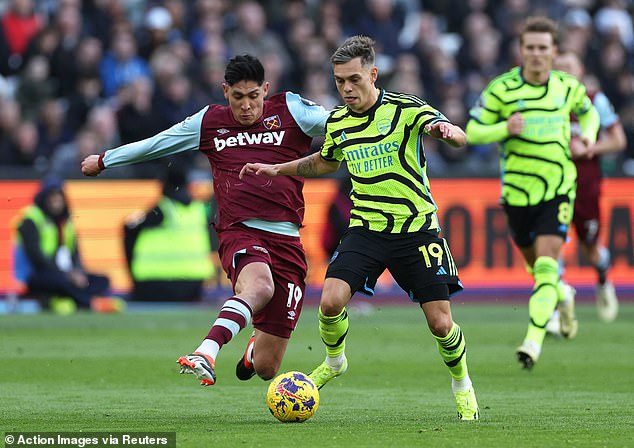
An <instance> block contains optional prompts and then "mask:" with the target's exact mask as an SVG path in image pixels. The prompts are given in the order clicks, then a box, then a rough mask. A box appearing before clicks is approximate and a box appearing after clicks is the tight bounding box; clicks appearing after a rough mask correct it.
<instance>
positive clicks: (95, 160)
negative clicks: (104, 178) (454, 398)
mask: <svg viewBox="0 0 634 448" xmlns="http://www.w3.org/2000/svg"><path fill="white" fill-rule="evenodd" d="M99 157H100V156H98V155H96V154H93V155H90V156H88V157H86V158H85V159H84V160H82V162H81V172H82V173H83V174H84V176H90V177H94V176H99V174H100V173H101V172H102V171H103V168H101V167H100V166H99Z"/></svg>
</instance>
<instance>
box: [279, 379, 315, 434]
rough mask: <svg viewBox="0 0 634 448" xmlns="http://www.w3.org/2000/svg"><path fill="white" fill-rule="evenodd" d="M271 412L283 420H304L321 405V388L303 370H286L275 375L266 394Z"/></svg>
mask: <svg viewBox="0 0 634 448" xmlns="http://www.w3.org/2000/svg"><path fill="white" fill-rule="evenodd" d="M266 403H267V404H268V406H269V411H271V414H273V416H274V417H275V418H276V419H278V420H279V421H281V422H303V421H305V420H308V419H309V418H310V417H312V415H313V414H314V413H315V411H316V410H317V407H319V390H318V389H317V386H315V383H313V380H311V379H310V378H309V376H308V375H306V374H304V373H302V372H286V373H282V374H281V375H278V376H277V377H275V379H274V380H273V381H271V384H269V390H268V392H267V394H266Z"/></svg>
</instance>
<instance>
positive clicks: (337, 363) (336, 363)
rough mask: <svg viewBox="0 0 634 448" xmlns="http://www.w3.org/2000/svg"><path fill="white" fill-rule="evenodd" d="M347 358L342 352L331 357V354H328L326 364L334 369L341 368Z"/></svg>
mask: <svg viewBox="0 0 634 448" xmlns="http://www.w3.org/2000/svg"><path fill="white" fill-rule="evenodd" d="M345 359H346V355H345V354H344V353H342V354H341V355H339V356H337V357H335V358H331V357H330V356H326V364H328V365H329V366H330V367H332V369H333V370H336V371H338V370H341V368H342V367H343V363H344V360H345Z"/></svg>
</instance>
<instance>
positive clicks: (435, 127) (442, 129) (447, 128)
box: [425, 121, 454, 140]
mask: <svg viewBox="0 0 634 448" xmlns="http://www.w3.org/2000/svg"><path fill="white" fill-rule="evenodd" d="M425 132H427V134H429V136H430V137H434V138H438V139H441V140H451V139H452V138H453V137H454V132H453V126H452V125H451V124H450V123H447V122H446V121H439V122H437V123H434V124H428V125H427V126H425Z"/></svg>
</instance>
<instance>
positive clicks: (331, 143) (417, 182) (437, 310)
mask: <svg viewBox="0 0 634 448" xmlns="http://www.w3.org/2000/svg"><path fill="white" fill-rule="evenodd" d="M374 58H375V53H374V41H373V40H372V39H370V38H369V37H366V36H354V37H351V38H349V39H347V40H346V41H345V42H344V43H343V44H342V45H341V46H340V47H339V48H338V49H337V50H336V51H335V52H334V54H333V55H332V57H331V59H330V61H331V62H332V65H333V72H334V78H335V83H336V86H337V90H338V91H339V94H340V95H341V97H342V98H343V100H344V103H345V105H343V106H341V107H338V108H335V109H334V110H333V111H332V112H331V114H330V116H329V117H328V120H327V122H326V138H325V141H324V145H323V147H322V149H321V152H318V153H315V154H313V155H310V156H308V157H304V158H302V159H298V160H294V161H291V162H287V163H282V164H277V165H265V164H260V163H253V164H251V163H250V164H246V165H245V166H244V168H243V169H242V171H241V173H240V175H241V176H244V175H246V174H248V173H255V174H264V175H268V176H280V175H287V176H305V177H312V176H317V175H320V174H325V173H329V172H333V171H335V170H337V168H338V167H339V165H340V164H341V162H342V161H344V160H345V161H346V163H347V165H348V171H349V172H350V176H351V180H352V193H351V199H352V202H353V209H352V211H351V217H350V226H349V228H348V230H347V232H346V233H345V235H344V236H343V238H342V240H341V242H340V244H339V246H338V247H337V249H336V251H335V253H334V254H333V257H332V259H331V261H330V265H329V267H328V271H327V273H326V280H325V282H324V287H323V291H322V296H321V302H320V306H319V332H320V335H321V337H322V340H323V342H324V344H325V345H326V355H327V356H326V360H325V361H324V362H323V363H322V364H321V365H319V366H318V367H317V368H316V369H315V370H313V372H312V373H311V374H310V377H311V378H312V380H313V381H314V382H315V384H316V385H317V387H320V388H321V387H322V386H323V385H324V384H326V383H327V382H328V381H330V380H331V379H333V378H335V377H337V376H339V375H341V374H342V373H344V372H345V371H346V369H347V366H348V361H347V359H346V356H345V353H344V350H345V338H346V335H347V333H348V314H347V312H346V308H345V307H346V304H347V303H348V302H349V301H350V299H351V298H352V295H353V294H354V293H355V292H357V291H359V292H364V293H367V294H369V295H371V294H372V293H373V288H374V285H375V283H376V280H377V278H378V277H379V275H380V274H381V273H383V271H384V270H385V269H388V270H389V271H390V273H391V274H392V276H393V277H394V279H395V280H396V282H397V283H398V284H399V286H400V287H401V288H402V289H403V290H404V291H405V292H406V293H407V295H408V296H409V298H410V299H411V300H412V301H413V302H415V303H417V304H418V305H419V306H420V307H421V309H422V310H423V312H424V314H425V317H426V319H427V325H428V326H429V329H430V330H431V333H432V335H433V336H434V337H435V339H436V341H437V346H438V351H439V352H440V355H441V357H442V359H443V361H444V362H445V364H446V365H447V367H448V368H449V372H450V374H451V377H452V390H453V392H454V396H455V399H456V404H457V408H458V416H459V418H460V419H461V420H477V419H478V418H479V415H480V413H479V410H478V404H477V402H476V396H475V392H474V390H473V385H472V383H471V379H470V377H469V374H468V370H467V358H466V345H465V339H464V336H463V334H462V330H461V329H460V327H459V326H458V325H457V324H456V323H455V322H454V321H453V318H452V314H451V307H450V302H449V297H450V296H451V295H453V294H455V293H457V292H459V291H461V290H462V284H461V283H460V280H459V279H458V270H457V269H456V265H455V263H454V261H453V258H452V256H451V252H450V251H449V246H448V245H447V242H446V241H445V239H444V238H441V237H439V233H440V227H439V224H438V218H437V215H436V212H437V207H436V204H435V203H434V201H433V199H432V196H431V192H430V185H429V179H428V178H427V174H426V160H425V153H424V151H423V135H429V136H431V137H433V138H436V139H440V140H443V141H445V142H447V143H448V144H450V145H451V146H454V147H459V146H463V145H464V144H465V143H466V136H465V134H464V132H463V131H462V129H460V128H459V127H458V126H456V125H453V124H452V123H450V122H449V120H447V118H445V116H444V115H443V114H442V113H440V112H439V111H437V110H436V109H434V108H433V107H431V106H430V105H428V104H427V103H426V102H425V101H423V100H421V99H420V98H418V97H416V96H414V95H409V94H404V93H396V92H388V91H385V90H383V89H379V88H377V87H376V86H375V82H376V80H377V76H378V69H377V67H376V66H375V64H374Z"/></svg>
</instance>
